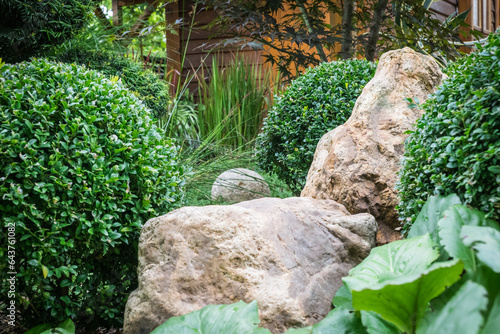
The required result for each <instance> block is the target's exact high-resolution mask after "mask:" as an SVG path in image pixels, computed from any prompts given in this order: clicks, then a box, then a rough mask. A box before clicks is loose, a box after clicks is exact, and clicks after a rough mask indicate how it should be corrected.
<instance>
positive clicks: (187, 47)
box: [178, 0, 264, 99]
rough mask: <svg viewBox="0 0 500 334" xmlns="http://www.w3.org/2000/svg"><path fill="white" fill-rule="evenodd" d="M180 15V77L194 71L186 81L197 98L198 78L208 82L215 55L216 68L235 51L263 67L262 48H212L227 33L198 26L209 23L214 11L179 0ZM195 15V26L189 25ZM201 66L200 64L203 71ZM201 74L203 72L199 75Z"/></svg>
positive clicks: (230, 57) (227, 62)
mask: <svg viewBox="0 0 500 334" xmlns="http://www.w3.org/2000/svg"><path fill="white" fill-rule="evenodd" d="M178 6H179V15H180V17H182V18H183V22H184V24H183V27H181V28H180V30H179V38H180V43H179V44H180V45H179V50H178V52H179V54H180V58H181V59H182V57H183V55H184V54H185V56H184V57H185V60H184V66H183V68H182V80H186V78H190V77H191V76H192V74H193V73H195V72H196V73H197V74H196V75H195V76H194V78H193V79H192V81H191V83H190V84H189V86H188V87H189V90H190V92H191V93H192V94H193V95H194V96H195V99H198V89H197V87H198V81H199V80H204V81H208V80H209V77H210V72H211V70H212V59H213V58H214V57H216V59H217V60H218V62H219V65H218V66H219V67H224V65H225V64H229V63H230V62H231V61H232V59H234V56H235V55H236V54H239V55H242V56H243V57H245V59H247V61H248V63H250V64H255V65H258V66H262V65H263V62H264V59H263V57H262V52H261V51H254V50H252V49H250V48H244V49H240V48H239V47H219V49H217V50H212V51H211V52H210V53H209V52H208V51H209V50H210V49H212V48H213V46H214V45H215V44H217V43H218V42H221V41H223V40H225V39H227V38H229V37H230V36H229V35H217V36H216V35H215V33H214V32H211V31H206V30H202V29H200V27H201V26H203V25H205V24H208V23H210V22H212V21H213V20H214V19H215V18H216V16H217V14H216V13H215V11H213V10H199V8H195V7H194V3H193V1H192V0H180V1H179V2H178ZM193 14H194V15H195V18H194V22H196V26H195V27H194V28H191V22H192V18H193ZM201 67H203V72H202V69H201ZM202 73H203V74H204V75H202Z"/></svg>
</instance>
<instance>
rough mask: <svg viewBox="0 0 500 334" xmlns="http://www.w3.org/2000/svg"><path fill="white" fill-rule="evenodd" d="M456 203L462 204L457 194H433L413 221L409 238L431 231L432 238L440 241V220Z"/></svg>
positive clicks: (437, 241)
mask: <svg viewBox="0 0 500 334" xmlns="http://www.w3.org/2000/svg"><path fill="white" fill-rule="evenodd" d="M456 204H462V202H461V201H460V198H458V196H457V195H455V194H451V195H449V196H446V197H441V196H431V197H429V199H428V200H427V202H425V204H424V206H423V207H422V210H421V211H420V213H419V214H418V216H417V219H416V220H415V223H413V225H412V227H411V229H410V231H409V232H408V238H414V237H418V236H421V235H424V234H425V233H430V235H431V238H432V240H434V242H436V243H439V238H438V221H439V220H440V219H441V218H443V215H444V212H445V211H446V210H448V209H449V208H450V207H452V206H453V205H456Z"/></svg>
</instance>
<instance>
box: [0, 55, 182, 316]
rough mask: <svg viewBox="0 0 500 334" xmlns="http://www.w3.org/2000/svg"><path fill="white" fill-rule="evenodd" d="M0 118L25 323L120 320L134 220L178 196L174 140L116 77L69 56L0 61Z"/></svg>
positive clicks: (131, 272) (5, 206)
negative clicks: (0, 63) (61, 59)
mask: <svg viewBox="0 0 500 334" xmlns="http://www.w3.org/2000/svg"><path fill="white" fill-rule="evenodd" d="M0 116H1V119H2V122H1V123H0V176H1V178H0V216H1V217H2V231H4V230H6V229H7V227H15V240H16V245H15V251H16V253H15V261H14V263H13V266H14V267H15V271H17V273H18V274H17V278H18V280H17V285H16V288H17V297H18V298H19V299H18V303H19V304H18V305H21V303H22V304H23V305H24V306H25V308H21V310H22V319H23V323H24V324H26V325H28V324H36V323H40V322H50V321H62V320H63V319H65V318H66V317H68V316H69V317H71V318H75V317H90V318H92V317H95V318H96V319H99V318H103V319H105V320H106V321H108V320H112V321H115V322H117V323H119V322H121V316H120V314H121V313H122V312H123V309H124V306H125V302H126V296H127V294H128V293H129V292H130V291H131V290H133V289H134V288H135V285H136V284H137V274H136V266H137V243H138V238H139V233H140V229H141V226H142V224H143V223H144V222H145V221H146V220H147V219H149V218H151V217H154V216H157V215H160V214H164V213H166V212H167V211H169V210H170V209H171V208H172V205H173V204H175V203H177V202H178V201H179V200H180V198H181V195H182V186H183V183H184V170H183V169H182V168H181V167H180V166H179V165H178V158H177V149H176V147H175V146H174V145H173V144H172V142H171V140H170V139H168V138H166V137H165V136H164V133H163V132H162V130H161V129H159V128H158V127H157V126H156V122H155V121H154V120H153V118H152V116H151V114H150V112H149V110H148V109H147V108H146V107H145V106H144V105H143V103H142V102H140V101H139V100H138V99H137V98H136V97H135V95H133V94H131V93H130V92H129V91H128V90H127V89H126V88H125V87H124V86H123V85H122V84H120V83H119V82H117V81H116V80H115V81H113V80H110V79H108V78H107V77H105V76H104V75H102V74H100V73H98V72H96V71H89V70H88V69H86V68H84V67H82V66H78V65H74V64H73V65H67V64H62V63H53V62H50V61H47V60H45V59H38V60H33V61H32V62H23V63H19V64H16V65H5V64H4V65H3V66H1V67H0ZM0 253H1V256H2V258H3V257H4V256H6V255H7V254H8V253H7V243H2V244H1V245H0ZM5 262H6V261H4V262H3V263H2V265H4V264H5ZM6 272H7V270H6V268H2V275H5V274H6ZM2 277H3V276H2ZM4 282H5V280H4V279H3V278H2V283H4ZM6 288H7V287H6V286H5V284H3V285H2V289H1V290H2V295H4V292H5V289H6Z"/></svg>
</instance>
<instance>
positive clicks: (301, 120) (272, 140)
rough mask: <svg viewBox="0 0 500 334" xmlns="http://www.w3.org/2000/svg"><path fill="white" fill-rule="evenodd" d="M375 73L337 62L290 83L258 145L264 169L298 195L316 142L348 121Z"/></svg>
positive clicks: (366, 66)
mask: <svg viewBox="0 0 500 334" xmlns="http://www.w3.org/2000/svg"><path fill="white" fill-rule="evenodd" d="M375 69H376V65H375V64H373V63H370V62H368V61H366V60H352V61H336V62H331V63H323V64H321V65H319V66H317V67H315V68H312V69H309V70H307V71H306V72H305V73H304V74H303V75H301V76H300V77H298V78H297V79H296V80H294V81H292V84H291V85H290V87H288V88H287V90H286V91H285V93H284V94H283V95H282V96H280V97H278V99H277V102H276V104H275V106H274V107H273V109H272V110H270V111H269V115H268V116H267V118H266V119H265V120H264V125H263V127H262V132H261V134H260V135H259V137H258V139H257V148H258V153H257V157H258V159H259V164H260V166H261V167H262V169H263V170H265V171H269V172H274V173H276V174H277V175H278V176H279V177H280V178H281V179H283V180H284V181H285V182H287V183H289V184H290V185H291V187H292V188H293V189H294V191H295V192H296V193H299V192H300V191H301V190H302V188H303V186H304V184H305V179H306V176H307V172H308V171H309V167H310V165H311V162H312V160H313V156H314V151H315V149H316V145H317V144H318V141H319V140H320V139H321V137H322V136H323V135H324V134H325V133H327V132H328V131H330V130H333V129H334V128H336V127H337V126H339V125H341V124H343V123H344V122H345V121H346V120H347V119H348V118H349V116H350V115H351V112H352V109H353V107H354V103H355V102H356V99H357V98H358V96H359V95H360V94H361V91H362V90H363V88H364V86H365V85H366V84H367V83H368V81H370V79H371V78H372V77H373V75H374V74H375Z"/></svg>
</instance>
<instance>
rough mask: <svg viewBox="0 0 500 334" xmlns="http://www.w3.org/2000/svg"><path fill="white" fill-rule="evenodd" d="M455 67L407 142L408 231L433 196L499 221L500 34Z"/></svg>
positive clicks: (402, 188)
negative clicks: (453, 200)
mask: <svg viewBox="0 0 500 334" xmlns="http://www.w3.org/2000/svg"><path fill="white" fill-rule="evenodd" d="M478 48H479V50H478V51H477V52H474V53H473V54H471V55H469V56H467V57H465V58H463V59H461V60H460V61H458V62H457V63H455V64H453V65H452V66H451V68H450V69H449V71H448V76H449V79H447V80H445V82H444V83H443V85H442V86H440V87H439V88H438V90H437V91H436V93H434V94H433V96H432V97H431V98H429V99H428V100H427V101H426V102H425V103H424V104H423V105H422V108H423V109H424V111H425V113H424V115H423V116H422V118H421V119H420V120H418V121H417V124H416V129H415V131H413V133H411V135H410V137H409V138H408V139H407V141H406V145H405V155H404V158H403V165H402V168H401V171H400V173H399V175H400V182H399V184H398V186H397V188H398V190H399V193H400V197H401V202H400V204H399V206H398V209H399V215H400V217H401V219H403V220H404V222H405V229H406V230H407V229H408V228H409V226H411V224H412V223H413V221H414V219H415V216H416V214H417V213H418V212H419V211H420V209H421V208H422V205H423V204H424V203H425V201H426V200H427V198H428V197H429V196H431V195H441V196H445V195H448V194H450V193H456V194H457V195H458V197H459V198H460V200H461V201H462V202H463V204H465V205H470V206H472V207H475V208H477V209H479V210H481V211H483V212H485V213H487V215H488V216H489V217H491V218H493V219H495V220H498V219H499V218H500V210H499V209H500V92H499V90H498V87H499V86H500V32H496V33H494V34H491V35H490V36H489V37H488V40H487V43H486V45H485V46H484V47H483V46H478Z"/></svg>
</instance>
